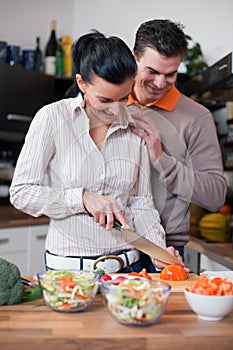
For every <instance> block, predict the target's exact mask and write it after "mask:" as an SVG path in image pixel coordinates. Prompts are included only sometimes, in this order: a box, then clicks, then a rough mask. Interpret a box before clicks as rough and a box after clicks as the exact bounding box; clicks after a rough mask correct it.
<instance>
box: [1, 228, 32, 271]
mask: <svg viewBox="0 0 233 350" xmlns="http://www.w3.org/2000/svg"><path fill="white" fill-rule="evenodd" d="M0 257H1V258H3V259H6V260H8V261H10V262H12V263H14V264H16V265H17V266H18V268H19V270H20V271H21V273H22V274H25V275H27V266H28V261H27V227H16V228H4V229H0Z"/></svg>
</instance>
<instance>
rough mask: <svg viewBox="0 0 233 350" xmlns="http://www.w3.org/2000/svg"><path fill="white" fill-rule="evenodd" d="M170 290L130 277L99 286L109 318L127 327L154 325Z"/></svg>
mask: <svg viewBox="0 0 233 350" xmlns="http://www.w3.org/2000/svg"><path fill="white" fill-rule="evenodd" d="M170 290H171V286H170V285H169V284H167V283H164V282H159V281H153V280H146V279H133V278H127V279H124V280H122V281H119V280H109V281H103V282H102V283H101V285H100V291H101V293H102V295H103V297H104V300H105V303H106V305H107V308H108V310H109V312H110V313H111V315H112V316H113V317H114V318H115V319H116V320H117V321H119V322H120V323H121V324H124V325H128V326H147V325H152V324H154V323H156V322H157V321H158V320H159V319H160V317H161V316H162V315H163V313H164V311H165V308H166V305H167V301H168V298H169V295H170Z"/></svg>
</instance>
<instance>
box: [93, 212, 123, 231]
mask: <svg viewBox="0 0 233 350" xmlns="http://www.w3.org/2000/svg"><path fill="white" fill-rule="evenodd" d="M88 215H89V216H90V217H92V218H93V217H94V216H93V215H92V214H91V213H89V211H88ZM105 221H107V218H106V219H105ZM105 223H106V224H107V222H105ZM113 228H115V229H116V230H120V229H121V228H122V225H121V223H120V221H118V220H117V219H114V225H113Z"/></svg>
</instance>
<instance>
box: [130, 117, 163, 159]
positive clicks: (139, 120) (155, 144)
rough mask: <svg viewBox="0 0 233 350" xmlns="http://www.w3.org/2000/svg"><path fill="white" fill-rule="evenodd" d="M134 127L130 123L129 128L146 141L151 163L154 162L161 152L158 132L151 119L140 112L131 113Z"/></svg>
mask: <svg viewBox="0 0 233 350" xmlns="http://www.w3.org/2000/svg"><path fill="white" fill-rule="evenodd" d="M132 117H133V118H134V121H135V123H136V125H137V126H136V127H134V126H133V125H131V130H132V131H133V132H134V133H135V134H137V135H138V136H140V137H141V138H143V139H144V140H145V142H146V145H147V148H148V151H149V157H150V162H151V164H152V165H153V164H155V163H156V161H157V160H158V159H159V158H160V157H161V155H162V153H163V149H162V145H161V140H160V133H159V130H158V128H157V127H156V125H155V123H154V121H153V119H152V118H151V117H149V116H147V115H144V114H142V113H134V114H132Z"/></svg>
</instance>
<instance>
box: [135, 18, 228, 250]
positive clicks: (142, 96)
mask: <svg viewBox="0 0 233 350" xmlns="http://www.w3.org/2000/svg"><path fill="white" fill-rule="evenodd" d="M182 29H183V26H181V25H180V24H177V23H174V22H172V21H170V20H160V19H158V20H151V21H148V22H145V23H143V24H142V25H141V26H140V27H139V29H138V31H137V33H136V39H135V44H134V49H133V52H134V55H135V59H136V61H137V66H138V73H137V77H136V79H135V83H134V86H133V91H132V93H131V95H130V96H129V99H128V108H129V110H130V111H131V112H132V115H133V117H134V119H135V121H136V124H137V128H132V130H133V131H134V132H135V133H136V134H138V135H139V136H141V137H142V138H143V139H144V140H145V141H146V144H147V147H148V150H149V155H150V161H151V172H152V173H151V181H152V190H153V197H154V203H155V206H156V208H157V209H158V210H159V213H160V215H161V221H162V224H163V226H164V228H165V231H166V240H167V246H174V247H175V248H176V249H177V250H179V252H180V254H181V255H183V247H184V245H185V244H186V243H187V242H188V239H189V237H188V234H187V233H188V231H189V222H190V213H189V205H190V203H193V204H196V205H198V206H200V207H203V208H206V209H207V210H209V211H217V210H218V209H219V207H220V206H221V205H222V204H223V203H224V201H225V196H226V189H227V184H226V180H225V178H224V175H223V166H222V157H221V152H220V147H219V143H218V139H217V135H216V128H215V124H214V120H213V117H212V115H211V113H210V112H209V110H207V109H206V108H205V107H203V106H201V105H200V104H198V103H196V102H194V101H193V100H191V99H190V98H188V97H186V96H184V95H183V94H181V93H180V92H179V91H178V90H177V89H176V87H175V81H176V77H177V71H178V67H179V64H180V62H181V61H182V58H183V57H184V55H185V54H186V53H187V47H188V44H187V41H186V38H185V34H184V32H183V30H182Z"/></svg>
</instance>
